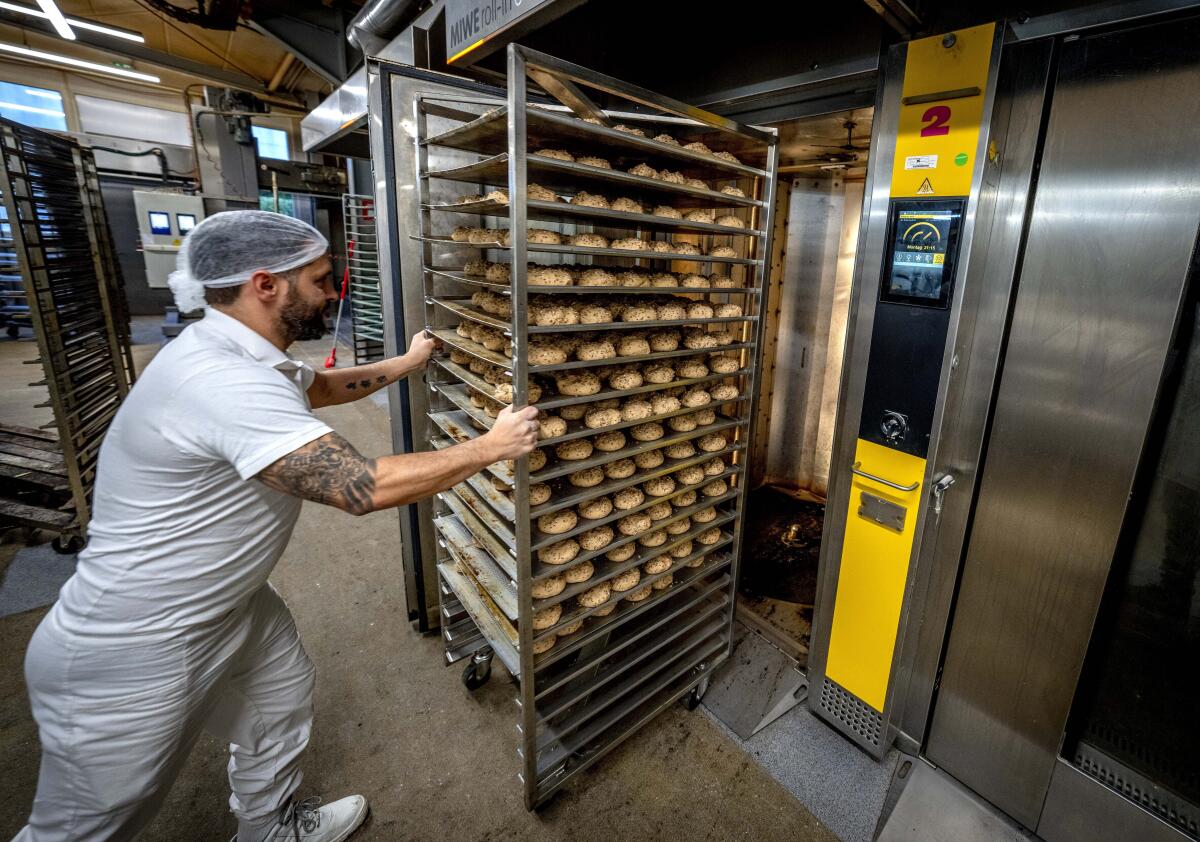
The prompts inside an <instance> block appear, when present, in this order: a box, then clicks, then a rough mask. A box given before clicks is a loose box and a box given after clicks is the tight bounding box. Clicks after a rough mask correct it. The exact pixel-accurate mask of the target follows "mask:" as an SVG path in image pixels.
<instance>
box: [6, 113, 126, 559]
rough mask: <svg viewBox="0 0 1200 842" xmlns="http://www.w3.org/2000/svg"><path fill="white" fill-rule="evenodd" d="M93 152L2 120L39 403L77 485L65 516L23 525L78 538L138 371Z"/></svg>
mask: <svg viewBox="0 0 1200 842" xmlns="http://www.w3.org/2000/svg"><path fill="white" fill-rule="evenodd" d="M90 157H91V156H90V154H89V153H87V152H85V150H82V149H81V148H80V147H79V145H78V144H76V143H75V142H74V141H70V140H67V139H64V138H60V137H58V136H56V135H53V134H49V133H47V132H42V131H39V130H37V129H31V128H29V127H28V126H23V125H21V124H19V123H14V122H12V121H9V120H0V158H2V161H0V193H2V194H3V202H4V207H5V212H6V216H7V222H8V227H9V230H10V235H11V242H12V248H13V251H14V252H15V254H16V258H17V263H18V265H19V267H20V271H21V277H22V281H23V283H24V287H25V295H26V299H27V301H28V304H29V312H30V321H31V322H32V325H33V329H34V334H35V336H36V338H37V343H38V350H39V352H40V359H39V360H38V361H39V362H40V363H41V364H42V368H43V370H44V372H45V380H44V381H43V383H42V385H45V386H46V387H47V390H48V391H49V393H50V400H49V402H48V403H46V404H42V406H49V407H51V408H52V409H53V411H54V422H53V426H55V427H57V429H58V445H59V447H60V449H61V454H62V467H63V468H64V469H65V472H66V478H67V482H68V485H69V488H70V492H71V500H70V503H69V508H70V513H71V517H70V520H69V522H68V521H65V520H64V519H63V518H62V517H61V515H62V512H61V511H57V510H45V511H44V512H42V513H41V514H40V515H39V514H38V513H36V512H25V515H26V517H25V519H24V522H25V523H27V524H29V525H40V526H44V527H45V528H49V529H52V530H54V531H57V532H59V533H60V534H64V535H68V536H70V537H72V538H78V539H82V538H83V536H84V535H85V534H86V530H87V525H88V521H89V520H90V515H91V492H92V487H93V485H94V483H95V478H96V465H97V461H98V459H99V455H100V444H101V442H102V441H103V439H104V434H105V433H106V432H107V430H108V425H109V424H110V423H111V421H112V418H113V416H114V415H115V414H116V412H117V407H118V406H119V405H120V403H121V401H122V400H124V398H125V395H126V394H128V392H129V384H130V372H131V370H132V358H131V356H130V352H129V344H128V338H129V335H128V323H127V322H126V325H125V328H124V329H123V330H122V328H121V327H120V326H119V324H118V323H119V321H120V312H119V310H120V307H121V306H122V303H121V300H120V299H117V297H116V292H115V290H116V289H117V287H118V285H119V280H118V279H117V278H115V277H114V276H113V275H112V274H111V266H112V265H115V258H114V255H113V253H112V251H111V243H106V240H107V228H106V226H105V227H104V230H103V231H102V230H101V226H102V225H103V224H104V222H105V220H104V215H103V208H102V206H100V205H99V204H98V196H99V181H98V179H96V178H95V166H94V163H93V162H91V161H90ZM89 165H90V168H89ZM48 426H50V425H48ZM38 517H40V518H41V522H35V521H37V518H38Z"/></svg>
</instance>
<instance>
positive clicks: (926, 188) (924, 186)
mask: <svg viewBox="0 0 1200 842" xmlns="http://www.w3.org/2000/svg"><path fill="white" fill-rule="evenodd" d="M932 192H933V185H932V184H930V183H929V179H928V178H927V179H925V180H924V181H922V182H921V186H920V187H918V188H917V195H919V196H928V195H929V194H930V193H932Z"/></svg>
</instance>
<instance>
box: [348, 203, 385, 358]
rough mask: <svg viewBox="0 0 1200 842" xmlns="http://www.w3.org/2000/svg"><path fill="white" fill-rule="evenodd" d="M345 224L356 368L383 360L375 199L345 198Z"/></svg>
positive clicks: (381, 305) (381, 307)
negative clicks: (350, 246) (350, 248)
mask: <svg viewBox="0 0 1200 842" xmlns="http://www.w3.org/2000/svg"><path fill="white" fill-rule="evenodd" d="M342 220H343V223H344V225H345V230H346V242H347V243H353V244H354V246H353V250H352V251H351V252H350V253H349V255H348V256H347V263H348V264H349V266H350V292H349V297H350V324H351V326H352V331H353V345H354V364H355V365H362V364H363V363H369V362H375V361H376V360H381V359H383V356H384V354H383V303H382V298H381V292H380V289H379V238H378V235H377V233H376V230H375V199H374V198H373V197H371V196H359V195H355V194H353V193H344V194H342Z"/></svg>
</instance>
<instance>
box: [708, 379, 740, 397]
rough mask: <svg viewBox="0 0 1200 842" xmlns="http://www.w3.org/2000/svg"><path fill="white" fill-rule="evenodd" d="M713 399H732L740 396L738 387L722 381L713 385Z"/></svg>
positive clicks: (711, 392)
mask: <svg viewBox="0 0 1200 842" xmlns="http://www.w3.org/2000/svg"><path fill="white" fill-rule="evenodd" d="M709 394H711V395H712V397H713V400H718V401H731V400H733V399H734V398H736V397H737V396H738V387H737V386H734V385H733V384H732V383H720V384H718V385H716V386H713V387H712V390H711V391H710V393H709Z"/></svg>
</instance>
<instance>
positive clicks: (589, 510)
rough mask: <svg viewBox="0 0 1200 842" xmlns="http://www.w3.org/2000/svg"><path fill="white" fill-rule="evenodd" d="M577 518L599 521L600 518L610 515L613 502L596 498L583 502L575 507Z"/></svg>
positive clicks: (603, 498) (605, 498) (604, 498)
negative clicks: (577, 513)
mask: <svg viewBox="0 0 1200 842" xmlns="http://www.w3.org/2000/svg"><path fill="white" fill-rule="evenodd" d="M577 508H578V509H579V516H580V517H582V518H586V519H588V520H599V519H600V518H602V517H608V516H609V515H610V514H612V510H613V502H612V500H609V499H608V498H607V497H603V496H601V497H596V498H594V499H592V500H585V501H583V502H582V503H580V504H579V506H578V507H577Z"/></svg>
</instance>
